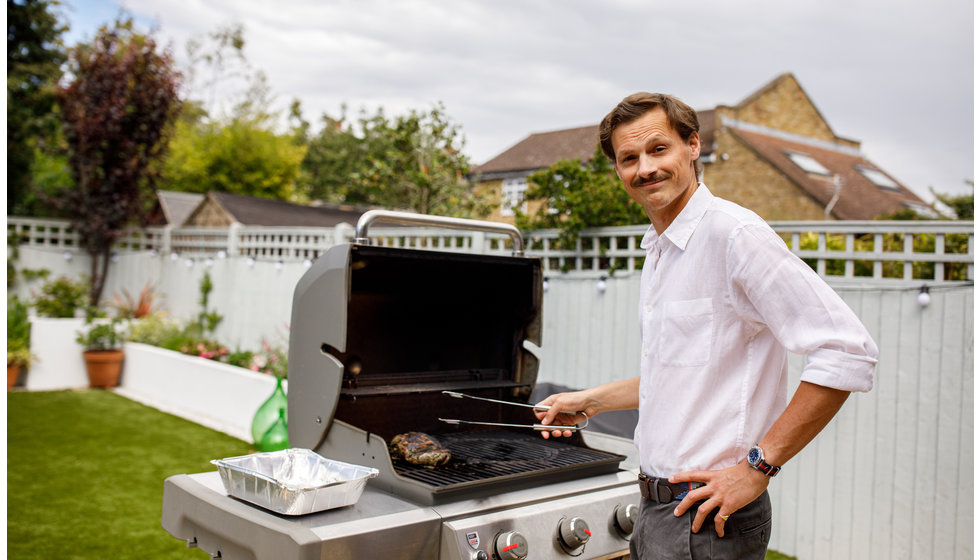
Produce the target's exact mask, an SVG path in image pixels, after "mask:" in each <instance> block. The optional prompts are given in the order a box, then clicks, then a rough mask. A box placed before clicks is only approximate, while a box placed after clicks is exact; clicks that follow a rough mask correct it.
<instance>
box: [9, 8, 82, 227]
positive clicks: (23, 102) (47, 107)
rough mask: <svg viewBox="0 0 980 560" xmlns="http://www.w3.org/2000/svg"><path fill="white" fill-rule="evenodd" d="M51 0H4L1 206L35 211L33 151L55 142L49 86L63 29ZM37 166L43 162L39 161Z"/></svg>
mask: <svg viewBox="0 0 980 560" xmlns="http://www.w3.org/2000/svg"><path fill="white" fill-rule="evenodd" d="M58 6H59V3H58V2H57V0H7V212H8V213H11V214H25V215H30V214H33V215H37V214H41V213H43V212H41V211H40V210H41V208H40V203H39V202H38V200H37V197H36V196H35V194H34V193H33V192H32V191H33V188H34V182H33V181H32V174H33V173H32V168H33V167H34V166H35V161H36V159H37V156H38V154H39V153H40V154H41V155H48V154H49V153H50V147H51V146H52V145H57V138H58V116H57V113H56V108H55V86H56V83H57V81H58V79H59V77H60V76H61V65H62V64H63V63H64V62H65V60H66V58H67V55H66V50H65V47H64V44H63V43H62V40H61V35H62V34H63V33H64V32H65V31H67V30H68V26H67V25H66V24H65V23H64V22H63V21H62V18H61V14H60V13H59V12H58V11H57V8H58ZM42 167H43V166H42Z"/></svg>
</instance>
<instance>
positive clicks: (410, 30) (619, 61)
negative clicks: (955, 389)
mask: <svg viewBox="0 0 980 560" xmlns="http://www.w3.org/2000/svg"><path fill="white" fill-rule="evenodd" d="M89 1H90V3H92V2H94V3H95V4H101V5H105V4H109V5H112V2H111V0H89ZM125 5H126V8H127V9H129V10H130V11H131V12H133V13H134V14H135V15H136V16H137V17H138V18H139V19H140V21H150V20H156V21H157V22H158V24H159V27H160V34H161V35H162V36H164V37H165V38H169V39H171V40H172V41H173V42H174V44H175V50H176V51H177V52H178V54H179V53H180V51H182V49H183V45H184V44H186V41H187V40H188V39H190V38H191V37H194V36H202V35H204V34H205V33H207V32H209V31H212V30H214V29H216V28H217V27H218V26H220V25H227V24H229V23H233V22H241V23H242V24H243V25H244V27H245V34H246V35H245V38H246V42H247V44H246V55H247V57H248V59H249V61H250V62H251V63H252V65H253V66H254V67H256V68H259V69H261V70H263V71H264V72H265V73H266V74H267V75H268V77H269V79H270V84H271V86H272V87H273V91H274V93H275V94H276V95H277V96H278V105H279V106H280V107H281V108H285V107H286V106H287V105H288V103H289V102H290V101H291V100H292V99H294V98H297V99H300V100H301V101H302V104H303V107H304V110H305V112H306V116H307V118H308V119H310V120H311V121H313V122H318V120H319V115H320V114H321V113H323V112H327V113H330V114H332V115H337V114H339V112H340V107H341V105H342V104H345V103H346V104H347V106H348V107H349V108H350V109H351V110H353V111H356V110H357V109H359V108H360V107H366V108H368V109H369V110H373V109H374V108H376V107H378V106H382V107H384V108H385V111H386V112H387V113H388V114H396V113H398V112H402V111H405V110H407V109H409V108H416V109H425V108H428V107H430V106H432V104H433V103H435V102H438V101H441V102H443V103H444V104H445V106H446V110H447V112H448V113H449V115H450V117H451V118H452V119H453V121H454V122H456V123H458V124H460V125H461V127H462V129H463V132H464V134H465V136H466V138H467V152H468V153H469V155H470V156H471V157H472V158H473V160H474V161H475V162H476V163H482V162H483V161H486V160H487V159H489V158H490V157H492V156H494V155H496V154H497V153H499V152H501V151H503V150H505V149H506V148H508V147H509V146H510V145H512V144H513V143H515V142H517V141H518V140H520V139H522V138H523V137H525V136H526V135H527V134H529V133H531V132H539V131H546V130H555V129H560V128H567V127H573V126H581V125H585V124H592V123H596V122H598V120H599V119H600V118H601V117H602V115H603V114H605V112H606V111H608V109H609V108H610V107H611V106H612V105H613V104H615V103H616V102H617V101H618V100H619V99H621V98H622V97H623V96H625V95H627V94H629V93H632V92H634V91H638V90H647V91H663V92H667V93H673V94H675V95H678V96H679V97H681V98H682V99H684V100H685V101H687V102H688V103H690V104H691V105H693V106H694V107H695V108H698V109H704V108H710V107H713V106H715V105H718V104H734V103H736V102H738V101H739V100H741V99H742V98H744V97H745V96H746V95H748V94H750V93H751V92H753V91H755V90H756V89H758V88H759V87H761V86H762V85H763V84H765V83H767V82H768V81H769V80H771V79H773V78H774V77H776V76H778V75H779V74H781V73H783V72H793V73H794V74H795V75H796V76H797V78H798V79H799V81H800V82H801V84H802V85H803V87H804V89H805V90H806V91H807V92H808V93H809V94H810V96H811V97H812V99H813V101H814V102H815V103H816V105H817V107H818V108H819V109H820V110H821V112H822V113H823V114H824V116H825V117H826V118H827V119H828V120H829V122H830V125H831V127H832V128H833V129H834V130H835V131H837V132H838V134H841V135H843V136H846V137H850V138H854V139H858V140H861V141H863V142H864V148H865V151H866V153H867V154H868V155H869V156H870V157H871V158H872V160H873V161H875V162H876V163H878V164H879V165H882V166H883V167H885V169H886V170H888V171H889V172H891V173H892V174H894V175H895V176H897V177H898V178H899V179H900V180H901V181H903V182H905V183H906V184H908V185H909V186H910V187H912V188H914V189H915V190H917V192H919V193H921V194H923V195H924V196H928V192H927V190H926V187H927V186H928V185H934V186H936V187H937V188H939V189H940V190H943V189H945V188H957V187H958V186H960V185H962V180H963V179H964V178H966V177H972V172H973V171H972V170H973V126H972V123H973V103H972V99H973V83H972V80H973V52H972V49H973V47H972V45H973V27H972V24H973V17H972V16H973V6H972V3H970V2H966V1H964V0H934V1H932V2H928V3H925V2H918V1H915V2H913V1H912V0H894V1H885V0H822V1H818V0H801V1H798V2H785V1H781V0H780V1H777V0H760V1H757V2H752V3H748V4H747V3H734V2H730V1H727V0H703V1H702V2H675V3H671V4H666V3H663V2H649V1H647V0H608V1H605V2H601V3H600V2H590V1H587V0H565V1H558V0H542V1H539V2H526V1H522V0H470V1H460V2H437V1H423V0H408V1H402V2H387V1H381V0H360V1H349V0H331V1H322V0H291V1H286V2H262V1H259V0H187V1H181V2H177V1H175V0H169V1H162V2H161V1H160V0H125ZM76 11H79V10H76ZM93 32H94V29H93V30H91V31H89V35H91V33H93Z"/></svg>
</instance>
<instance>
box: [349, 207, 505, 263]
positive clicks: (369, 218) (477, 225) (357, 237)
mask: <svg viewBox="0 0 980 560" xmlns="http://www.w3.org/2000/svg"><path fill="white" fill-rule="evenodd" d="M380 221H383V222H394V223H397V224H406V225H423V226H435V227H444V228H453V229H468V230H473V231H485V232H490V233H503V234H506V235H508V236H510V238H511V240H513V242H514V256H515V257H523V256H524V238H523V237H521V232H520V230H519V229H517V228H516V227H514V226H512V225H510V224H503V223H499V222H487V221H483V220H468V219H465V218H448V217H446V216H430V215H428V214H411V213H408V212H392V211H390V210H368V211H367V212H365V213H364V214H361V217H360V219H358V220H357V227H356V228H355V230H354V243H358V244H361V245H370V244H371V239H370V238H369V237H368V227H369V226H370V225H371V224H372V223H374V222H380Z"/></svg>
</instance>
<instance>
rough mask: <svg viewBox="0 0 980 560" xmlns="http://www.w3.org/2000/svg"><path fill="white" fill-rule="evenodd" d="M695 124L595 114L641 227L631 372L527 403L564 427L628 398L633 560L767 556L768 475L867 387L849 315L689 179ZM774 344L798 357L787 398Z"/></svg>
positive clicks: (649, 97) (759, 232)
mask: <svg viewBox="0 0 980 560" xmlns="http://www.w3.org/2000/svg"><path fill="white" fill-rule="evenodd" d="M698 129H699V124H698V119H697V113H696V112H695V111H694V110H693V109H691V108H690V107H688V106H687V105H686V104H684V103H682V102H681V101H679V100H677V99H675V98H673V97H671V96H667V95H662V94H649V93H638V94H634V95H631V96H629V97H627V98H625V99H624V100H623V101H622V102H621V103H620V104H619V105H618V106H617V107H616V108H615V109H613V111H612V112H610V113H609V114H608V115H607V116H606V117H605V118H604V119H603V121H602V123H601V124H600V127H599V139H600V143H601V145H602V149H603V152H605V154H606V155H607V156H608V157H609V158H610V159H611V160H612V161H613V162H614V166H615V169H616V173H617V174H618V175H619V178H620V180H621V181H622V183H623V188H624V189H626V192H627V193H629V195H630V197H631V198H632V199H633V200H634V201H636V202H637V203H639V204H640V205H641V206H643V208H644V210H645V211H646V214H647V216H648V217H649V218H650V222H651V224H652V225H651V227H650V229H649V230H648V232H647V233H646V235H645V236H644V238H643V242H642V244H641V246H642V247H643V248H644V249H645V250H646V252H647V257H646V260H645V261H644V265H643V272H642V277H641V281H640V290H641V294H640V335H641V336H640V339H641V343H642V353H643V355H642V358H641V368H640V370H641V371H640V376H639V377H636V378H633V379H629V380H626V381H619V382H613V383H609V384H606V385H601V386H598V387H594V388H591V389H586V390H584V391H577V392H572V393H560V394H557V395H552V396H550V397H548V398H546V399H545V400H543V401H541V403H540V404H543V405H550V406H551V409H550V410H549V411H548V412H546V413H545V412H538V413H536V414H537V415H538V417H539V419H540V420H541V422H542V423H543V424H555V425H556V426H561V425H569V424H571V423H573V422H576V421H581V420H582V416H581V415H571V414H559V412H558V411H562V410H566V411H567V410H579V411H583V412H584V413H585V414H586V415H588V416H590V417H591V416H593V415H595V414H598V413H601V412H605V411H609V410H621V409H628V408H637V407H638V408H639V421H638V423H637V428H636V433H635V438H634V439H635V442H636V445H637V449H638V451H639V457H640V470H641V474H640V487H641V493H642V495H643V500H642V503H641V507H640V516H639V518H638V521H637V524H636V528H635V529H634V533H633V538H632V540H631V542H630V551H631V555H632V556H631V557H632V558H634V559H639V560H647V559H650V558H663V559H673V558H712V559H718V558H733V559H735V558H737V559H745V558H759V559H761V558H764V556H765V551H766V547H767V544H768V541H769V534H770V531H769V527H770V523H771V509H770V504H769V496H768V492H767V491H766V489H767V487H768V485H769V481H770V479H771V477H772V476H775V475H776V473H777V472H778V471H779V468H781V466H782V465H784V464H785V463H786V461H788V460H789V459H790V458H791V457H793V456H794V455H796V454H797V453H798V452H799V451H800V450H801V449H802V448H803V447H804V446H805V445H806V444H807V443H809V442H810V441H811V440H812V439H813V438H814V437H815V436H816V435H817V434H818V433H819V432H820V430H822V429H823V428H824V426H826V425H827V423H828V422H829V421H830V420H831V419H832V418H833V416H834V415H835V414H836V413H837V411H838V410H839V409H840V407H841V406H842V405H843V404H844V401H845V400H846V399H847V396H848V395H849V394H850V392H851V391H868V390H870V389H871V385H872V378H873V373H874V368H875V364H876V363H877V356H878V349H877V346H876V345H875V343H874V341H873V340H871V337H870V335H869V334H868V332H867V330H866V329H865V328H864V327H863V325H861V322H860V321H859V320H858V318H857V317H856V316H855V315H854V313H853V312H852V311H851V310H850V309H849V308H848V307H847V305H846V304H845V303H844V302H843V301H842V300H841V299H840V297H839V296H838V295H837V294H836V293H835V292H834V291H833V290H832V289H831V288H830V287H829V286H827V284H826V283H824V282H823V281H822V280H821V279H820V278H819V277H818V276H817V275H816V274H815V273H814V272H813V271H812V270H811V269H810V268H809V267H808V266H807V265H806V264H805V263H803V261H801V260H800V259H799V258H797V257H796V256H794V255H793V254H792V253H791V252H790V251H789V250H788V249H787V247H786V244H785V243H784V242H783V241H782V239H780V238H779V236H777V235H776V233H775V232H774V231H773V230H772V229H771V228H770V227H769V226H768V225H767V224H766V223H765V222H764V221H763V220H762V219H761V218H759V217H758V216H757V215H755V214H754V213H752V212H750V211H749V210H746V209H744V208H742V207H740V206H738V205H735V204H733V203H731V202H727V201H724V200H721V199H719V198H715V197H714V196H713V195H712V194H711V192H710V191H709V190H708V187H707V186H706V185H704V184H701V183H699V181H698V178H697V165H698V163H697V162H698V157H699V156H700V153H701V141H700V137H699V135H698ZM787 350H788V351H792V352H796V353H801V354H806V355H807V361H806V365H805V367H804V368H803V372H802V376H801V379H802V381H801V383H800V386H799V388H798V389H797V390H796V393H795V394H794V396H793V398H792V400H791V401H790V403H789V405H788V406H787V405H786V398H785V395H786V391H787V379H786V378H787V365H786V363H787V362H786V352H787ZM570 434H571V432H570V431H567V430H562V429H561V428H560V427H556V428H555V429H554V430H552V431H550V432H543V436H544V437H546V438H547V437H548V436H549V435H551V436H554V437H558V436H562V435H565V436H568V435H570ZM706 524H707V525H709V526H711V525H713V529H714V530H713V531H711V530H705V531H702V530H701V529H702V527H703V526H705V525H706Z"/></svg>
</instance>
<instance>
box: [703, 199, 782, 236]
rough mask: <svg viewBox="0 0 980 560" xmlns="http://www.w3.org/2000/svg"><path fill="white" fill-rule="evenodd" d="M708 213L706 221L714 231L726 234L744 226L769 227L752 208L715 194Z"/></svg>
mask: <svg viewBox="0 0 980 560" xmlns="http://www.w3.org/2000/svg"><path fill="white" fill-rule="evenodd" d="M708 214H709V217H710V219H709V220H708V221H709V223H711V224H712V229H715V231H716V233H726V234H727V233H731V232H733V231H735V230H738V229H741V228H743V227H745V226H762V227H765V228H768V227H769V224H767V223H766V221H765V220H763V219H762V218H761V217H760V216H759V215H758V214H756V213H755V212H753V211H752V210H749V209H748V208H746V207H744V206H740V205H738V204H736V203H734V202H732V201H730V200H725V199H723V198H718V197H717V196H716V197H714V198H713V199H712V200H711V205H710V206H709V207H708Z"/></svg>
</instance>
